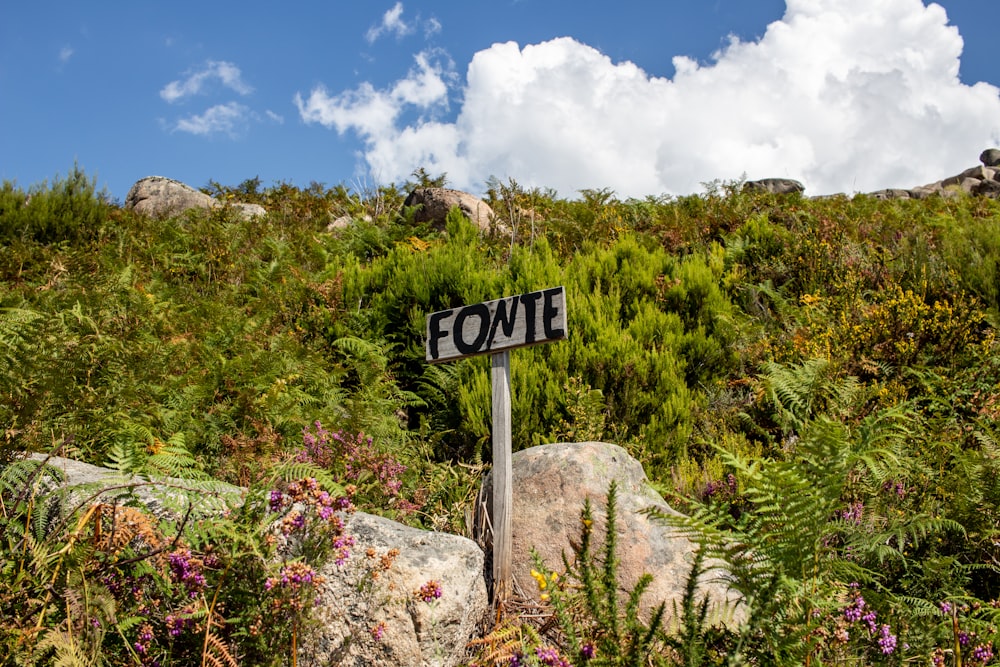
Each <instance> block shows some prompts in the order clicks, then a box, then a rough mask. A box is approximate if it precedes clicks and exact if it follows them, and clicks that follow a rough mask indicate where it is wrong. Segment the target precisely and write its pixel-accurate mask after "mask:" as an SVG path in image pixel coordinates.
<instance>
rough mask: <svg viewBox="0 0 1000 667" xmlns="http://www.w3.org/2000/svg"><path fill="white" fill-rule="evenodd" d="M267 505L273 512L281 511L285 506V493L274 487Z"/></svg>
mask: <svg viewBox="0 0 1000 667" xmlns="http://www.w3.org/2000/svg"><path fill="white" fill-rule="evenodd" d="M267 506H268V508H269V509H270V510H271V511H272V512H279V511H281V508H282V507H284V506H285V495H284V494H283V493H282V492H281V491H279V490H278V489H272V490H271V495H270V496H269V497H268V502H267Z"/></svg>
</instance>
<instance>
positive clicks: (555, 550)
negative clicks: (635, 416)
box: [483, 442, 743, 622]
mask: <svg viewBox="0 0 1000 667" xmlns="http://www.w3.org/2000/svg"><path fill="white" fill-rule="evenodd" d="M511 461H512V463H511V465H512V483H513V488H514V503H513V509H512V518H513V541H512V544H513V546H512V550H513V577H514V590H515V591H516V592H519V593H520V594H522V595H526V596H530V597H533V598H535V599H538V595H539V593H538V589H537V584H536V583H535V581H534V579H533V578H532V577H531V569H532V567H534V563H533V560H532V555H531V551H532V549H534V550H535V551H537V553H538V555H539V556H540V557H541V559H542V561H543V562H544V563H545V564H546V566H547V567H549V568H551V569H553V570H555V571H562V569H563V565H562V556H563V554H566V556H567V557H569V558H572V555H573V552H572V549H571V544H572V543H573V542H575V541H578V540H579V535H580V511H581V509H582V508H583V504H584V500H585V499H587V498H589V499H590V502H591V506H592V508H593V512H594V517H595V521H596V523H598V524H600V527H599V528H598V529H597V530H595V532H594V535H595V540H596V541H597V543H598V546H597V547H596V549H598V550H599V549H600V548H601V547H600V546H599V545H600V544H603V532H602V530H603V525H604V520H605V517H606V513H605V502H606V500H607V492H608V486H609V484H610V483H611V481H612V480H616V481H617V488H618V491H617V494H618V516H617V517H616V519H617V528H618V533H617V544H618V557H619V559H620V563H619V570H618V571H619V583H620V585H621V586H622V587H623V588H624V589H625V590H631V589H632V587H633V586H634V585H635V584H636V582H637V581H638V580H639V577H641V576H642V575H643V574H644V573H649V574H652V575H653V576H654V580H653V584H652V585H651V586H650V587H649V589H648V590H647V593H646V595H645V597H644V598H643V609H644V611H645V612H646V613H648V612H649V610H650V609H652V608H653V607H655V606H656V605H658V604H659V603H660V602H666V605H667V612H668V614H669V613H670V612H671V611H672V609H673V607H672V605H673V602H675V601H676V602H677V603H678V604H680V601H681V599H682V597H683V594H684V586H685V583H686V581H687V577H688V574H689V572H690V570H691V564H692V562H693V558H694V555H695V552H696V550H697V547H696V546H695V544H694V543H692V542H691V541H690V540H689V539H687V538H686V537H683V536H681V535H680V534H678V532H677V531H676V530H675V529H673V528H671V527H669V526H667V525H665V524H664V523H662V522H660V521H656V520H651V519H650V517H649V516H648V515H647V514H644V513H643V511H644V510H649V509H656V510H659V511H661V512H664V513H667V514H670V513H676V512H674V510H673V509H671V508H670V507H669V506H668V505H667V503H666V502H665V501H664V500H663V498H662V497H661V496H660V495H659V494H658V493H656V491H654V490H653V488H652V487H651V486H650V484H649V480H648V479H647V478H646V474H645V473H644V472H643V469H642V465H641V464H640V463H639V462H638V461H636V460H635V459H634V458H632V457H631V456H629V455H628V453H627V452H626V451H625V450H624V449H622V448H621V447H619V446H617V445H612V444H607V443H603V442H583V443H560V444H552V445H541V446H538V447H531V448H530V449H525V450H523V451H520V452H517V453H515V454H514V455H513V457H512V459H511ZM491 489H492V480H491V479H490V478H489V477H488V478H487V480H486V482H485V483H484V490H483V497H484V498H485V499H486V504H487V505H491V504H492V503H491V498H492V491H491ZM597 538H601V539H599V540H597ZM714 565H718V564H717V563H715V564H714ZM699 591H700V592H701V593H702V594H707V595H708V596H709V599H710V608H711V610H712V612H711V613H712V619H713V620H716V621H726V622H738V621H739V620H740V618H741V616H742V614H743V610H742V607H739V606H738V605H737V601H738V596H737V594H736V593H735V592H733V591H731V590H730V589H729V587H728V586H727V584H726V582H725V577H724V573H723V572H722V571H721V570H719V569H714V570H711V571H708V572H706V573H705V574H704V575H703V576H702V578H701V582H700V586H699Z"/></svg>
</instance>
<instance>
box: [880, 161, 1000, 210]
mask: <svg viewBox="0 0 1000 667" xmlns="http://www.w3.org/2000/svg"><path fill="white" fill-rule="evenodd" d="M979 161H980V162H982V163H983V164H982V165H979V166H975V167H970V168H969V169H966V170H965V171H963V172H961V173H959V174H955V175H954V176H949V177H948V178H943V179H941V180H940V181H935V182H933V183H928V184H926V185H918V186H916V187H913V188H909V189H903V188H888V189H885V190H876V191H875V192H870V193H868V194H869V196H871V197H875V198H876V199H927V198H928V197H945V198H950V197H959V196H961V195H962V194H966V195H978V196H981V197H990V198H992V199H998V198H1000V149H997V148H988V149H986V150H985V151H983V152H982V154H980V156H979Z"/></svg>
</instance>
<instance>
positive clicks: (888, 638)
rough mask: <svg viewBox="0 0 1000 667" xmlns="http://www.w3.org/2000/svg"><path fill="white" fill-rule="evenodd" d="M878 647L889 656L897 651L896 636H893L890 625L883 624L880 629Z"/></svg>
mask: <svg viewBox="0 0 1000 667" xmlns="http://www.w3.org/2000/svg"><path fill="white" fill-rule="evenodd" d="M879 634H880V636H879V639H878V647H879V648H880V649H882V654H883V655H889V654H890V653H892V652H893V651H895V650H896V635H894V634H892V632H891V629H890V628H889V626H888V625H886V624H884V623H883V624H882V626H881V628H879Z"/></svg>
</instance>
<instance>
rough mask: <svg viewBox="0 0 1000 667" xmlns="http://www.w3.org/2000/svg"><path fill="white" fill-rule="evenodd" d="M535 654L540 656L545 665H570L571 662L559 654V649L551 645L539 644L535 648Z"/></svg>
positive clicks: (551, 666)
mask: <svg viewBox="0 0 1000 667" xmlns="http://www.w3.org/2000/svg"><path fill="white" fill-rule="evenodd" d="M535 655H536V656H538V661H539V662H540V663H541V664H543V665H547V666H549V667H570V664H569V663H568V662H566V660H564V659H563V657H562V656H561V655H559V651H557V650H555V649H554V648H552V647H551V646H545V647H542V646H539V647H538V648H536V649H535Z"/></svg>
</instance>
